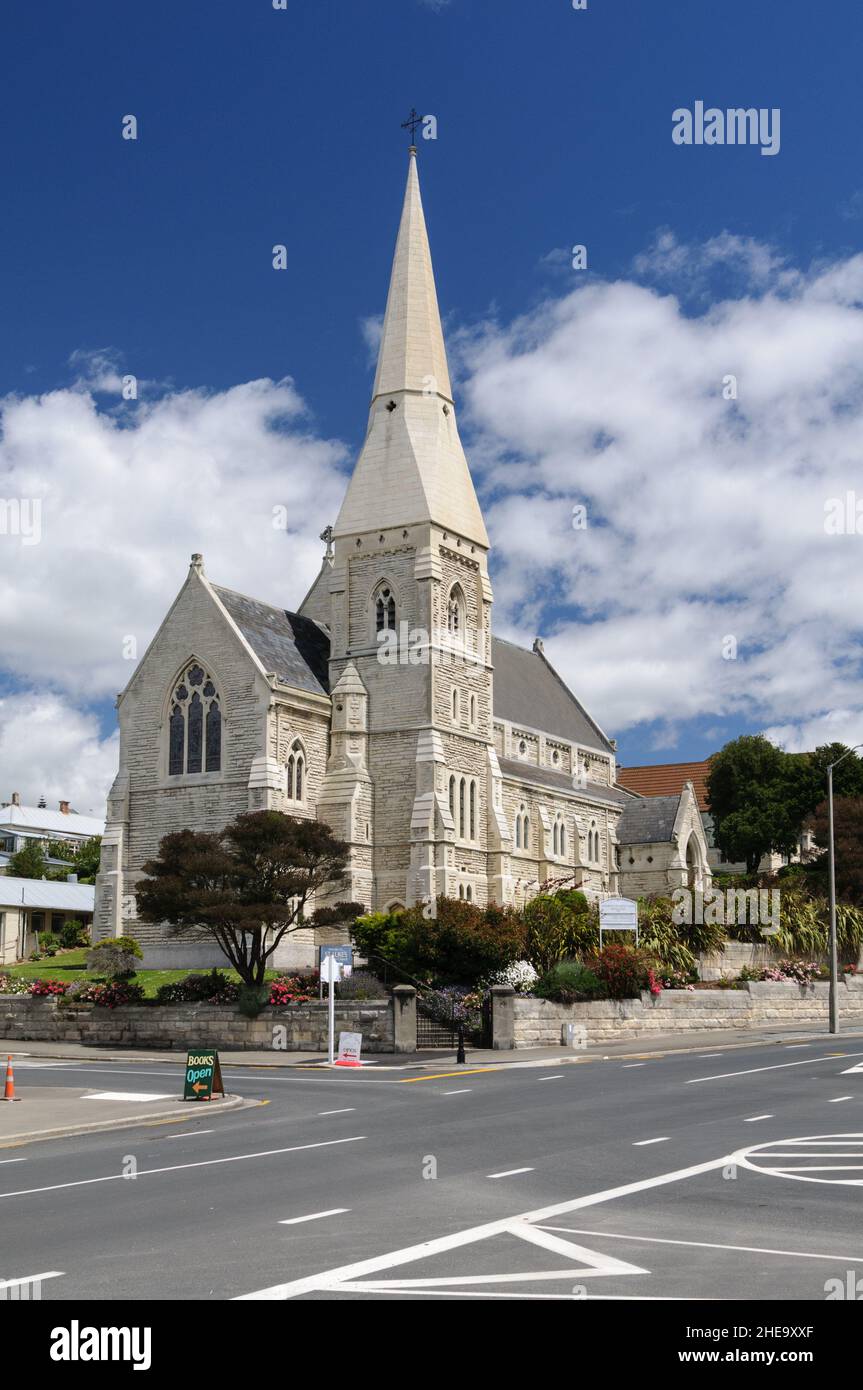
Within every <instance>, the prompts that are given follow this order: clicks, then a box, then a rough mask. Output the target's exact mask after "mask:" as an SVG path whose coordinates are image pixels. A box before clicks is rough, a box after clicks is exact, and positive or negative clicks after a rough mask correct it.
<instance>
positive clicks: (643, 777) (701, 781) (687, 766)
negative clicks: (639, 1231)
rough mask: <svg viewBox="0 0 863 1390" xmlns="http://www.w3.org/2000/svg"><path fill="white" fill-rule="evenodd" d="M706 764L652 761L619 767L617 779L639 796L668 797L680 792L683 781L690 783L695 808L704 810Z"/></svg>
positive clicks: (707, 768) (707, 764)
mask: <svg viewBox="0 0 863 1390" xmlns="http://www.w3.org/2000/svg"><path fill="white" fill-rule="evenodd" d="M709 771H710V763H709V761H708V760H706V759H705V760H704V761H703V762H700V763H656V764H653V765H648V766H643V767H621V768H618V771H617V780H618V782H619V783H620V785H621V786H622V787H628V788H629V790H630V791H633V792H637V793H638V795H639V796H651V797H655V796H672V795H673V794H674V793H675V792H677V793H678V795H679V794H680V792H682V791H683V787H684V783H686V782H691V783H692V786H693V788H694V790H695V796H696V800H697V801H698V809H699V811H707V810H709V807H708V805H707V774H708V772H709Z"/></svg>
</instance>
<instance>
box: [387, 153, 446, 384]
mask: <svg viewBox="0 0 863 1390" xmlns="http://www.w3.org/2000/svg"><path fill="white" fill-rule="evenodd" d="M396 391H426V392H428V391H431V392H432V393H435V392H436V393H437V394H438V395H440V396H442V397H444V399H445V400H448V401H450V402H452V387H451V386H450V380H449V369H448V368H447V360H446V349H445V347H444V341H443V329H442V328H441V321H440V311H439V309H438V302H437V292H436V290H435V282H434V271H433V270H432V260H431V251H430V249H429V241H428V232H427V231H426V223H425V216H424V214H423V205H422V198H421V197H420V182H419V178H418V176H417V154H416V146H415V145H411V147H410V156H409V162H408V181H407V187H406V189H405V200H404V205H403V207H402V218H401V223H400V225H399V234H398V240H397V241H396V253H395V256H394V257H393V268H392V274H391V276H390V289H389V295H388V296H387V309H386V314H385V316H384V326H383V332H382V334H381V346H380V352H379V355H378V369H377V373H376V375H375V384H374V389H373V391H372V399H373V400H374V399H375V397H377V396H381V395H392V394H393V393H394V392H396Z"/></svg>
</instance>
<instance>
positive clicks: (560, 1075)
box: [536, 1071, 563, 1081]
mask: <svg viewBox="0 0 863 1390" xmlns="http://www.w3.org/2000/svg"><path fill="white" fill-rule="evenodd" d="M536 1079H537V1081H560V1080H562V1079H563V1072H562V1071H558V1072H555V1074H554V1076H538V1077H537V1078H536Z"/></svg>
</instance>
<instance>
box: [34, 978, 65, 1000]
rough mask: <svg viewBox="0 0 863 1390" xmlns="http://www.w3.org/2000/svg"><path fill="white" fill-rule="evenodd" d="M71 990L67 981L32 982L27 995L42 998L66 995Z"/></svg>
mask: <svg viewBox="0 0 863 1390" xmlns="http://www.w3.org/2000/svg"><path fill="white" fill-rule="evenodd" d="M68 988H69V986H68V984H67V983H66V982H65V980H31V981H30V987H29V989H28V990H27V993H28V994H30V995H36V996H42V995H50V994H61V995H62V994H65V993H66V991H67V989H68Z"/></svg>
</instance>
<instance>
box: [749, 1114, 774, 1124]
mask: <svg viewBox="0 0 863 1390" xmlns="http://www.w3.org/2000/svg"><path fill="white" fill-rule="evenodd" d="M772 1119H773V1116H772V1115H750V1116H749V1119H748V1120H744V1121H743V1123H744V1124H745V1125H754V1124H757V1123H758V1121H759V1120H772Z"/></svg>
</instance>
